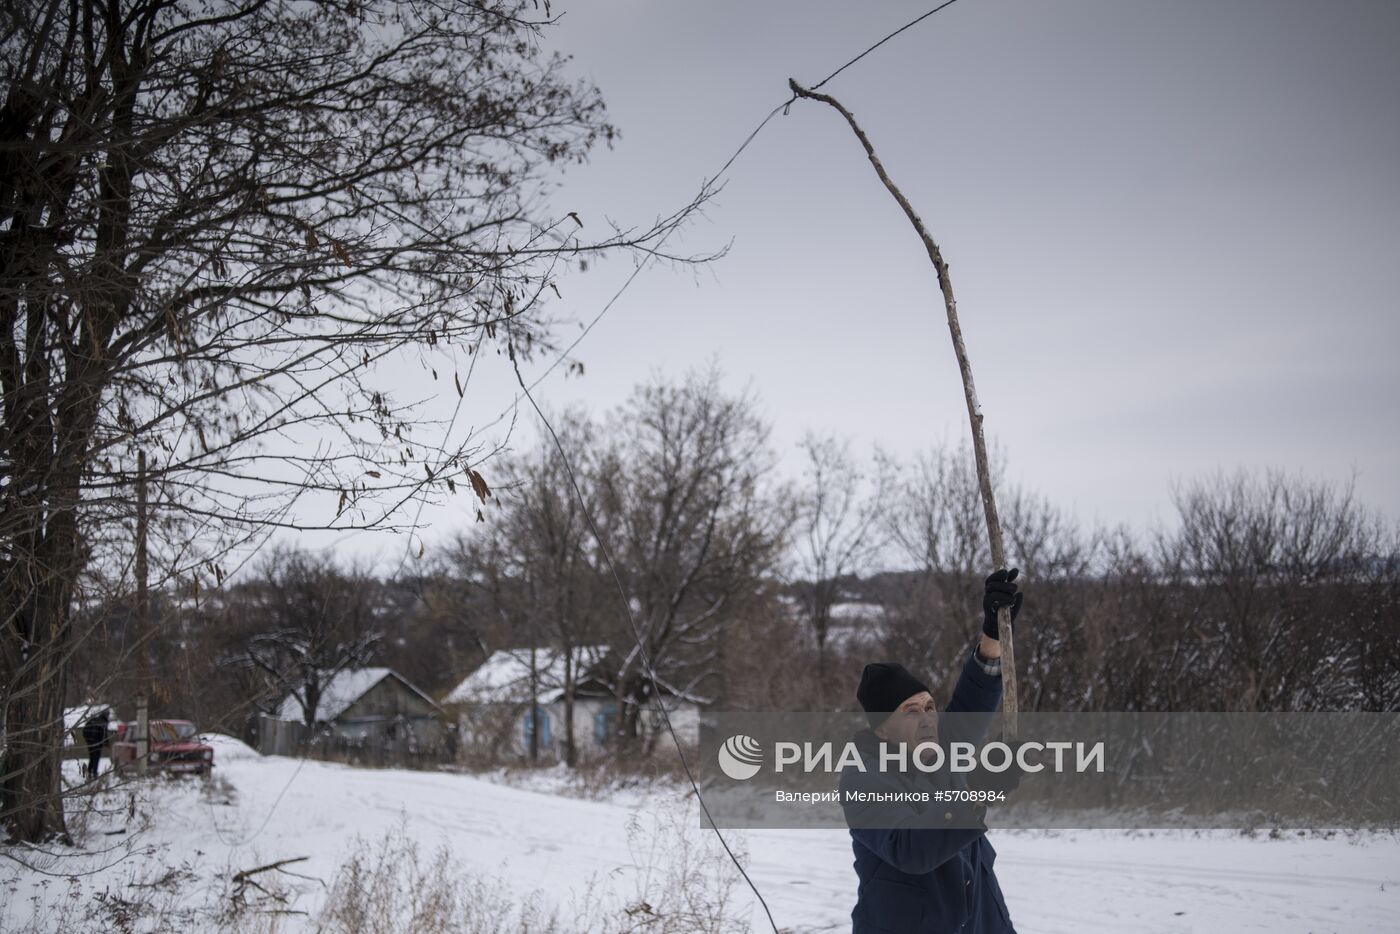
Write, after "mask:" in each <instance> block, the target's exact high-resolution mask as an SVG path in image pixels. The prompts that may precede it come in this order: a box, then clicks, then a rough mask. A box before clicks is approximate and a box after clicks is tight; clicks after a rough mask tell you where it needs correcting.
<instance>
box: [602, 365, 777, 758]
mask: <svg viewBox="0 0 1400 934" xmlns="http://www.w3.org/2000/svg"><path fill="white" fill-rule="evenodd" d="M606 437H607V438H608V439H609V440H610V442H611V443H610V444H609V446H608V448H607V450H606V452H605V454H604V456H603V457H602V458H600V459H599V462H598V466H597V467H596V469H595V476H594V483H595V484H596V486H595V489H596V491H597V492H596V495H597V500H596V504H597V507H596V508H597V515H598V519H599V523H600V525H601V526H602V530H603V538H604V540H605V541H606V542H607V545H608V547H609V548H611V549H612V556H613V558H614V559H615V561H616V564H617V567H618V572H619V574H620V576H621V578H622V584H623V587H624V589H625V591H626V594H627V599H628V601H629V603H630V604H631V608H632V617H633V619H634V620H635V622H636V626H637V630H638V632H637V636H639V637H640V638H639V639H637V638H635V637H634V636H633V634H632V632H631V630H630V627H626V625H625V620H622V621H620V622H621V623H622V624H623V626H621V627H619V631H618V635H617V637H616V638H615V640H614V641H615V643H616V644H618V645H626V646H629V649H628V650H627V651H626V652H620V653H619V655H620V657H619V659H618V662H617V665H616V670H615V672H614V674H615V676H616V681H615V693H616V697H617V704H618V708H619V714H620V716H619V731H620V733H621V735H622V737H623V738H624V739H630V738H633V737H636V736H637V735H638V732H637V728H638V720H637V718H638V714H639V713H640V711H641V709H642V708H643V707H645V706H647V705H648V704H649V703H650V702H651V697H652V695H651V693H650V692H651V680H650V678H649V677H648V671H647V662H649V663H650V666H651V674H654V675H655V676H656V678H657V679H658V680H659V681H660V682H661V683H662V684H663V685H669V687H670V689H671V690H672V691H674V692H675V693H676V694H679V695H681V696H697V695H696V694H695V692H697V691H698V690H701V689H702V688H703V684H704V683H705V682H706V680H707V679H713V678H715V677H716V675H717V672H718V670H719V665H718V662H719V659H720V652H721V647H722V645H723V643H724V640H723V638H722V636H723V632H724V629H725V627H726V625H727V624H728V620H729V617H730V616H737V615H738V614H739V612H740V610H741V607H742V605H743V604H744V602H745V601H747V600H751V599H753V598H754V597H755V595H756V594H757V593H758V592H759V590H760V588H761V587H762V582H763V580H764V578H765V577H766V576H768V575H770V574H771V573H772V571H773V569H774V566H775V563H776V561H777V560H778V557H779V553H780V549H781V547H782V545H783V544H784V534H785V532H786V521H785V516H784V515H783V514H782V512H781V511H780V510H778V509H775V508H774V504H773V500H772V497H771V496H770V495H769V494H768V490H767V488H766V479H767V475H768V473H769V471H770V469H771V467H772V462H773V455H772V453H771V451H770V449H769V447H768V431H767V428H766V426H765V425H764V424H763V423H762V422H761V421H760V420H759V418H758V416H757V415H756V414H755V412H754V405H753V402H752V400H751V399H750V398H749V397H747V396H744V395H729V394H727V393H725V392H724V391H723V389H722V387H721V385H720V376H719V374H718V373H717V372H716V371H713V370H711V371H709V372H707V373H703V374H691V375H689V376H687V377H686V378H685V379H684V380H683V381H681V382H678V383H671V382H666V381H663V380H660V379H658V380H656V381H654V382H652V383H649V384H646V385H644V386H642V387H640V388H639V389H638V390H636V392H634V394H633V396H632V398H631V399H630V401H629V402H628V403H627V404H626V405H624V406H623V407H622V408H621V409H620V410H618V411H617V412H615V413H614V414H613V415H612V417H611V418H610V419H609V420H608V423H607V426H606ZM644 655H645V659H644V657H643V656H644Z"/></svg>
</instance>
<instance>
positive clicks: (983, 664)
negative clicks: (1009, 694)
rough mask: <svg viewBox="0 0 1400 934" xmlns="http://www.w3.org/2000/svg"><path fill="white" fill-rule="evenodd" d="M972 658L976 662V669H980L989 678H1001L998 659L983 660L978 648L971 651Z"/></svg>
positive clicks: (980, 650) (999, 660)
mask: <svg viewBox="0 0 1400 934" xmlns="http://www.w3.org/2000/svg"><path fill="white" fill-rule="evenodd" d="M972 657H973V658H975V659H976V660H977V667H979V668H981V669H982V671H984V672H985V673H986V674H987V675H988V676H989V677H992V678H1000V677H1001V659H1000V658H983V657H982V649H981V648H980V647H978V648H975V649H973V650H972Z"/></svg>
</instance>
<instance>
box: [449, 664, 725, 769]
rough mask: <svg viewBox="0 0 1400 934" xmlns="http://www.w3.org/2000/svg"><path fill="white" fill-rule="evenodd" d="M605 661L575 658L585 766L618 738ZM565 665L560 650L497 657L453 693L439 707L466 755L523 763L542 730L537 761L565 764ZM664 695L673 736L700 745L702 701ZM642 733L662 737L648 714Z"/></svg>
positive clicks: (577, 720)
mask: <svg viewBox="0 0 1400 934" xmlns="http://www.w3.org/2000/svg"><path fill="white" fill-rule="evenodd" d="M608 655H609V650H608V648H607V646H580V647H576V648H575V649H574V650H573V653H572V659H573V664H572V666H570V667H571V669H572V672H573V681H574V691H573V696H574V701H573V732H574V747H575V749H576V750H577V752H578V753H579V754H580V755H581V756H583V757H585V758H587V757H589V756H591V755H598V754H601V753H602V752H603V751H604V750H606V749H607V747H608V746H609V744H610V742H611V739H612V737H613V736H614V734H616V732H617V701H616V697H615V696H614V693H613V690H612V686H611V681H610V679H609V678H608V677H607V671H608V660H609V659H608ZM566 660H567V659H566V656H565V654H564V652H563V651H562V650H560V649H557V648H535V649H531V648H529V647H524V648H514V649H500V650H498V651H496V652H493V653H492V654H491V656H490V657H489V658H487V659H486V661H485V662H483V663H482V664H481V666H480V667H479V668H477V669H476V670H475V671H473V672H472V673H471V674H469V675H467V676H466V677H465V678H464V679H463V680H462V681H461V683H459V684H458V685H457V686H456V687H455V688H453V689H452V690H451V691H449V692H448V693H447V694H446V695H445V696H444V697H443V699H442V706H443V707H444V708H446V709H447V710H448V711H449V712H450V713H451V714H452V715H453V716H455V718H456V722H457V729H458V736H459V741H460V744H461V749H462V751H463V753H464V754H466V755H471V754H473V753H478V754H486V755H506V756H513V755H518V756H524V755H526V754H527V753H528V751H529V749H530V738H531V733H532V731H533V730H534V729H535V728H536V726H538V729H539V740H538V749H539V753H540V756H541V757H542V758H547V759H562V758H563V757H564V744H565V735H566V733H565V710H566V707H567V704H566V703H565V696H564V695H565V662H566ZM661 689H662V691H661V693H662V698H663V702H664V703H665V705H666V711H667V713H668V714H669V715H670V719H671V725H672V727H673V728H674V729H675V731H676V734H677V735H678V736H679V737H680V738H681V741H682V742H684V743H692V744H693V743H696V742H698V739H699V731H700V726H699V724H700V707H699V704H698V703H697V700H698V699H697V698H693V697H685V696H681V695H680V693H679V692H677V691H675V690H674V689H671V688H669V687H668V686H667V685H665V684H662V685H661ZM532 694H533V696H534V699H535V705H534V708H535V709H534V711H533V714H532V712H531V709H530V708H531V705H530V698H531V696H532ZM640 728H641V731H642V738H643V739H644V740H645V739H647V738H649V736H650V734H652V733H654V732H655V731H657V730H664V729H665V727H664V725H663V724H662V723H661V720H660V717H659V716H658V715H657V714H656V713H655V712H654V711H653V710H651V709H648V710H645V711H643V713H642V715H641V718H640Z"/></svg>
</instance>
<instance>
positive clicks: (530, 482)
mask: <svg viewBox="0 0 1400 934" xmlns="http://www.w3.org/2000/svg"><path fill="white" fill-rule="evenodd" d="M556 422H557V423H556V424H555V426H554V427H555V432H556V434H557V436H558V437H559V439H560V444H561V445H562V446H563V447H564V449H565V454H561V453H560V451H559V450H558V448H557V447H556V446H555V444H554V442H553V440H552V438H551V437H549V436H548V435H547V434H546V433H545V431H544V429H543V428H542V429H541V432H540V437H539V439H538V440H537V442H536V444H535V445H534V446H533V448H532V449H530V450H529V451H528V452H525V453H523V454H521V455H518V456H515V457H512V458H510V459H509V460H508V461H506V463H505V464H504V465H503V469H502V470H501V472H500V474H499V475H500V476H501V478H502V479H503V482H502V484H501V485H500V486H498V487H497V490H496V497H495V498H496V501H497V502H496V505H497V507H498V508H496V509H494V510H492V511H491V516H492V518H491V521H490V523H489V525H488V526H486V527H483V528H484V529H485V534H487V535H489V536H491V538H492V542H491V544H490V546H489V548H488V549H487V552H489V553H490V554H494V555H495V556H496V561H495V563H496V565H497V567H500V566H501V565H504V567H505V568H506V569H507V572H508V573H509V574H511V575H512V576H513V581H512V582H511V585H507V584H506V583H505V582H502V581H499V580H498V581H497V583H496V586H494V587H493V588H492V596H493V600H495V601H497V602H498V603H500V602H506V603H510V602H514V604H515V605H514V606H500V607H499V609H500V610H501V611H502V612H505V613H507V614H509V615H513V616H514V617H515V618H516V621H517V625H518V627H519V628H518V629H517V632H516V635H517V636H520V635H525V636H527V637H528V638H529V643H530V644H529V649H530V652H531V653H532V654H530V655H529V659H530V670H531V672H532V676H535V680H538V678H537V675H538V671H537V666H538V662H539V658H538V657H537V654H538V653H537V651H536V650H539V649H546V650H547V651H546V652H545V654H546V655H547V656H548V657H549V658H556V659H558V660H559V661H560V663H561V670H560V671H559V672H558V677H559V678H560V679H561V680H562V684H561V685H560V687H561V689H562V694H563V697H562V699H563V705H564V724H563V726H564V734H563V748H564V761H565V763H566V764H568V765H569V766H570V767H572V766H574V765H575V764H576V763H577V759H578V747H577V738H576V737H575V735H574V699H575V689H576V687H577V685H578V682H579V680H580V678H581V677H582V676H583V671H582V669H583V668H584V667H585V666H586V664H587V663H588V661H589V659H588V658H586V657H585V650H586V649H587V648H588V647H589V646H590V645H592V644H594V643H596V642H597V641H598V640H599V639H600V638H601V637H602V631H603V620H604V618H605V616H604V614H607V617H606V618H611V617H615V615H616V612H617V609H616V601H617V596H616V594H615V593H614V592H612V591H611V590H610V589H608V587H607V586H605V584H604V580H603V576H602V575H603V571H602V569H601V562H600V559H599V553H598V550H597V547H596V544H595V542H594V541H593V536H592V532H591V531H590V530H589V528H588V525H587V521H586V519H585V516H584V505H583V503H582V502H581V501H580V499H579V497H578V495H577V494H576V493H575V491H574V487H573V484H574V483H575V482H577V483H579V484H580V488H581V489H582V490H583V495H584V497H588V496H589V495H590V494H589V490H590V489H591V488H592V485H593V482H594V480H593V474H594V471H593V464H594V459H595V449H596V446H597V438H596V431H595V429H594V426H593V424H592V423H591V421H590V420H589V419H588V418H587V417H586V416H585V415H583V414H582V413H578V412H575V413H570V414H567V415H565V416H564V417H562V418H559V419H557V420H556ZM565 456H567V458H568V463H567V464H566V462H565ZM570 467H572V468H573V475H572V477H571V475H570V471H569V468H570ZM459 554H463V555H464V556H471V557H472V560H473V561H476V562H479V561H480V560H481V556H482V554H483V551H482V550H481V549H476V550H474V551H473V550H471V549H460V550H459ZM605 607H606V609H604V608H605ZM533 693H538V692H533ZM536 732H537V731H533V730H532V731H531V734H530V737H531V743H530V756H531V759H532V760H534V759H537V758H538V748H537V747H538V740H537V737H536Z"/></svg>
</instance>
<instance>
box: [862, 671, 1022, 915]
mask: <svg viewBox="0 0 1400 934" xmlns="http://www.w3.org/2000/svg"><path fill="white" fill-rule="evenodd" d="M1000 703H1001V678H1000V677H998V676H993V675H988V674H987V673H986V672H984V671H983V670H982V668H981V666H980V665H978V664H977V661H976V659H975V658H974V657H973V655H972V653H968V658H967V663H966V664H965V665H964V666H963V671H962V675H961V676H959V678H958V684H957V687H956V688H955V689H954V691H953V699H952V701H951V702H950V703H949V704H948V706H947V708H946V710H947V711H948V712H950V713H977V712H982V713H991V712H992V711H995V710H996V709H997V706H998V705H999V704H1000ZM939 738H940V741H943V740H944V739H945V737H944V736H942V735H941V733H940V737H939ZM959 738H963V737H959ZM969 738H971V737H969ZM976 738H977V739H980V737H976ZM875 741H876V740H875V737H874V734H873V733H871V732H870V731H868V730H867V731H862V733H860V734H857V736H856V745H857V748H859V749H861V751H862V754H864V753H865V752H866V750H867V749H868V750H870V755H871V756H873V755H874V754H875V753H874V743H875ZM868 760H869V757H867V761H868ZM870 768H871V769H872V770H873V766H871V767H870ZM850 775H851V772H850V771H847V772H845V773H843V775H842V785H843V792H842V798H843V800H844V799H845V791H844V788H845V787H846V786H849V784H850V783H851V781H860V780H861V779H849V778H848V776H850ZM904 778H905V777H904V776H901V775H898V774H897V773H894V774H893V775H892V777H890V778H889V780H890V781H896V782H898V781H901V780H904ZM880 780H885V779H884V778H882V779H880ZM910 781H912V779H910ZM911 787H912V785H911ZM852 813H853V812H852V810H851V808H850V807H849V806H848V809H847V816H848V818H851V817H852ZM851 822H852V824H858V823H861V821H860V820H858V819H857V820H852V821H851ZM890 823H897V821H890ZM851 838H852V841H851V847H852V849H854V851H855V857H856V860H855V869H856V875H857V876H858V877H859V878H860V888H859V889H858V891H857V896H856V907H855V909H854V910H853V911H852V912H851V922H852V924H851V930H852V934H943V932H954V931H957V932H964V934H1015V930H1014V928H1012V926H1011V916H1010V914H1008V912H1007V910H1006V902H1005V901H1004V900H1003V899H1002V895H1001V887H1000V886H999V885H997V877H996V873H995V872H994V871H993V869H992V864H993V863H994V862H995V861H996V856H997V854H996V850H994V849H992V844H991V843H990V842H989V841H988V840H987V837H986V829H985V827H982V828H978V829H965V830H964V829H949V830H935V829H928V828H924V827H891V828H887V829H869V828H863V827H859V826H853V827H852V828H851Z"/></svg>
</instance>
